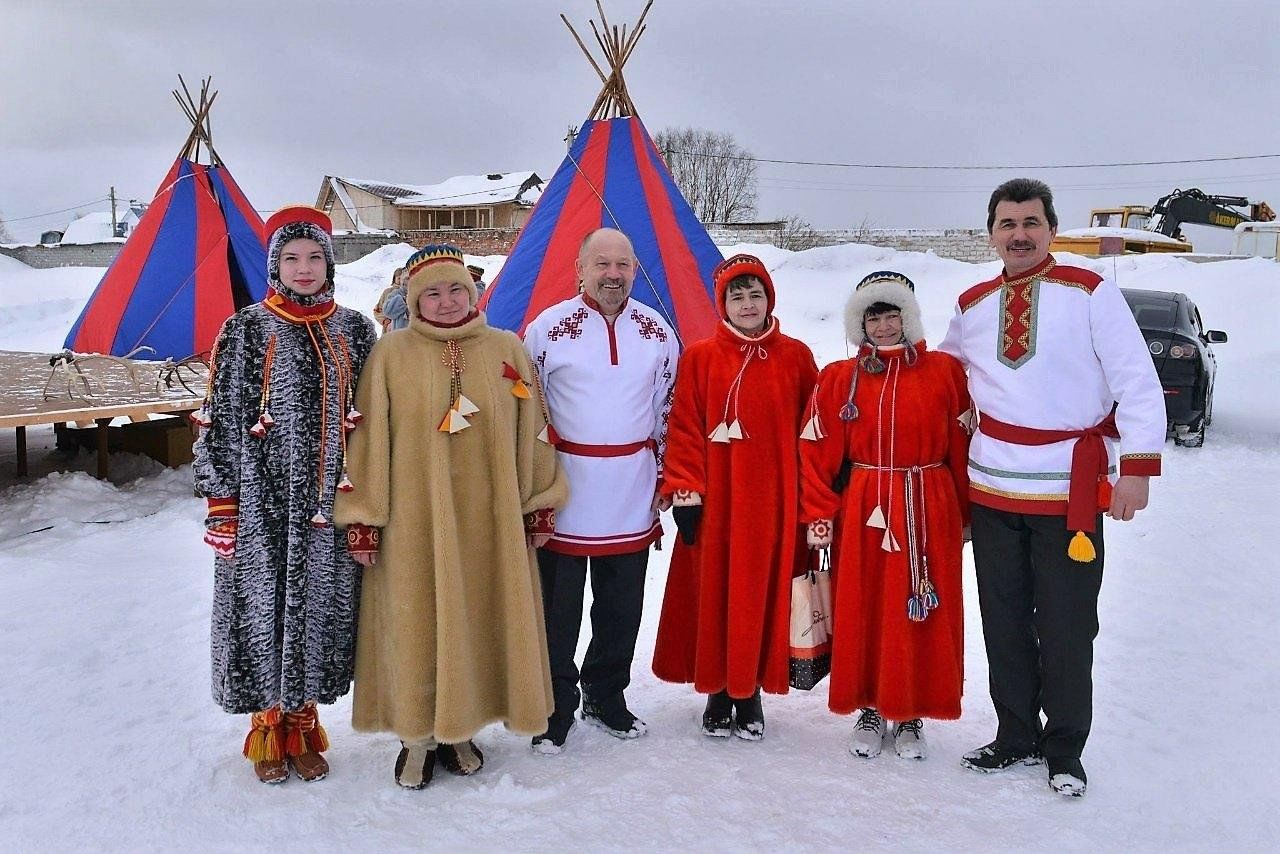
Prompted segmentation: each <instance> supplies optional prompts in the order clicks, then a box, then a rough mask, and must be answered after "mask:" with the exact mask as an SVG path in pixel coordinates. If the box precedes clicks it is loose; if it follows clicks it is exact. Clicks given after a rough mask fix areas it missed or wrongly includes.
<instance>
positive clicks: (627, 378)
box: [524, 295, 680, 555]
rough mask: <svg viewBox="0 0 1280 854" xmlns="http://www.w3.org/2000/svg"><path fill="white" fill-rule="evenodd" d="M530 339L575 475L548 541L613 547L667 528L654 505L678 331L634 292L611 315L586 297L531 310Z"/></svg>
mask: <svg viewBox="0 0 1280 854" xmlns="http://www.w3.org/2000/svg"><path fill="white" fill-rule="evenodd" d="M524 340H525V347H527V348H528V350H529V355H530V357H531V358H532V359H533V363H534V366H535V367H536V368H537V371H538V379H539V381H540V382H541V383H542V390H543V395H544V396H545V398H546V401H547V408H548V410H549V411H550V416H551V417H550V421H551V424H552V426H553V427H554V428H555V432H556V434H558V436H559V438H560V440H561V441H560V443H559V444H558V445H557V450H558V451H559V452H560V453H559V457H560V463H561V465H563V466H564V469H565V473H566V474H567V475H568V477H569V503H568V504H567V505H566V506H565V507H564V508H563V509H561V510H560V511H558V512H557V514H556V532H555V535H554V536H553V537H552V539H551V541H550V542H549V543H548V544H547V548H548V549H550V550H552V551H557V552H561V553H563V554H578V555H607V554H622V553H625V552H632V551H638V550H639V549H642V548H645V547H647V546H648V545H650V544H651V543H653V542H654V541H655V540H657V539H658V537H659V535H660V534H661V532H662V529H661V526H660V525H659V524H658V517H657V515H656V514H655V513H654V512H653V510H652V509H651V504H652V501H653V495H654V489H655V487H656V485H657V482H658V477H659V474H660V470H661V461H662V455H663V453H664V451H665V446H666V433H667V415H668V413H669V412H670V409H671V393H672V388H673V386H674V384H675V372H676V363H677V362H678V360H679V357H680V344H679V341H678V340H677V338H676V336H675V333H674V332H672V330H671V327H670V326H669V325H668V324H667V322H666V321H665V320H664V319H663V318H662V317H661V316H660V315H659V314H658V313H657V312H655V311H654V310H653V309H651V308H649V307H648V306H646V305H644V304H643V303H640V302H638V301H636V300H628V301H627V302H626V304H625V305H624V306H623V308H622V312H621V313H620V314H619V315H618V316H617V317H616V318H614V319H613V320H612V321H609V320H606V319H605V317H604V315H602V314H601V313H600V312H599V310H598V307H597V306H596V304H595V301H594V300H592V299H591V298H590V297H588V296H585V295H580V296H576V297H574V298H572V299H568V300H565V301H564V302H561V303H558V304H557V305H553V306H551V307H550V308H548V309H546V310H545V311H543V312H542V313H541V314H539V315H538V316H537V317H536V318H534V320H533V321H532V322H531V323H530V324H529V326H528V328H527V329H526V330H525V339H524Z"/></svg>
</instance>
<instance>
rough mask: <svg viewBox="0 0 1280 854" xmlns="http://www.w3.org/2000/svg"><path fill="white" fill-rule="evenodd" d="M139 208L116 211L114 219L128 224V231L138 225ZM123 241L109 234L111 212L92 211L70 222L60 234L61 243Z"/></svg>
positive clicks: (121, 238)
mask: <svg viewBox="0 0 1280 854" xmlns="http://www.w3.org/2000/svg"><path fill="white" fill-rule="evenodd" d="M141 211H142V209H141V208H137V209H135V208H123V209H119V208H118V209H117V210H116V219H117V220H118V221H119V222H124V223H128V225H129V228H130V230H132V228H133V226H135V225H137V224H138V218H139V214H140V213H141ZM114 240H119V241H123V240H124V238H123V237H116V236H115V235H113V234H112V233H111V211H92V212H90V213H87V214H85V215H84V216H81V217H79V218H77V219H74V220H72V221H71V224H70V225H68V226H67V228H66V231H64V232H63V233H62V242H63V243H108V242H110V241H114Z"/></svg>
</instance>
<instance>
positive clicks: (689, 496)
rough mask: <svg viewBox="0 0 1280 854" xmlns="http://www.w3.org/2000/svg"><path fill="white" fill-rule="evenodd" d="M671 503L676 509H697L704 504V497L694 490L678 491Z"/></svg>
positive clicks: (672, 497)
mask: <svg viewBox="0 0 1280 854" xmlns="http://www.w3.org/2000/svg"><path fill="white" fill-rule="evenodd" d="M671 503H672V504H673V505H674V506H676V507H696V506H698V505H700V504H702V496H701V495H699V494H698V493H696V492H693V491H692V490H688V489H677V490H676V491H675V492H674V493H673V494H672V496H671Z"/></svg>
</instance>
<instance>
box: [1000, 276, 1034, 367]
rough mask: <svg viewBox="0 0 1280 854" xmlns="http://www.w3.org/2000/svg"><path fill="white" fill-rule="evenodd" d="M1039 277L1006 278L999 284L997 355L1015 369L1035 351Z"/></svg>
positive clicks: (1027, 360)
mask: <svg viewBox="0 0 1280 854" xmlns="http://www.w3.org/2000/svg"><path fill="white" fill-rule="evenodd" d="M1039 303H1040V278H1039V277H1038V276H1033V277H1031V278H1028V279H1020V280H1016V281H1013V282H1006V283H1005V284H1004V286H1003V287H1001V288H1000V341H999V343H998V345H997V346H998V352H997V354H996V355H997V357H998V358H999V359H1000V361H1001V362H1002V363H1003V364H1005V365H1008V366H1009V367H1011V368H1014V369H1015V370H1016V369H1017V368H1020V367H1022V366H1023V365H1025V364H1026V363H1027V362H1029V361H1030V360H1031V357H1033V356H1034V355H1035V354H1036V327H1037V324H1038V321H1039Z"/></svg>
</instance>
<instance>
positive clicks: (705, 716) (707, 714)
mask: <svg viewBox="0 0 1280 854" xmlns="http://www.w3.org/2000/svg"><path fill="white" fill-rule="evenodd" d="M732 731H733V700H731V699H729V692H728V691H721V692H720V693H718V694H710V695H708V696H707V708H706V710H705V711H703V713H702V734H703V735H705V736H710V737H711V738H728V737H729V734H730V733H731V732H732Z"/></svg>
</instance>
